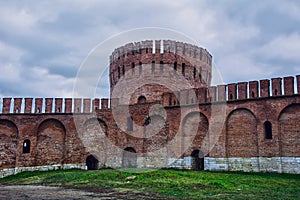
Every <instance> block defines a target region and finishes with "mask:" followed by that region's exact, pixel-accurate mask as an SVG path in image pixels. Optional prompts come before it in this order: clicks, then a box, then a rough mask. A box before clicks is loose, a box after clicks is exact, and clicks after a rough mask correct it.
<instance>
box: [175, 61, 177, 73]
mask: <svg viewBox="0 0 300 200" xmlns="http://www.w3.org/2000/svg"><path fill="white" fill-rule="evenodd" d="M174 70H175V71H177V62H174Z"/></svg>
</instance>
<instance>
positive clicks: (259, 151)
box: [0, 40, 300, 177]
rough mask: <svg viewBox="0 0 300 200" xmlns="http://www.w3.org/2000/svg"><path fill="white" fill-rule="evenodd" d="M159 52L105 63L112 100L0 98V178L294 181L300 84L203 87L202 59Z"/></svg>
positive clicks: (182, 49) (139, 47) (299, 153)
mask: <svg viewBox="0 0 300 200" xmlns="http://www.w3.org/2000/svg"><path fill="white" fill-rule="evenodd" d="M160 44H161V41H155V45H153V43H152V41H143V42H139V43H130V44H127V45H125V46H123V47H119V48H117V49H116V50H115V51H114V52H113V53H112V55H111V57H110V63H111V67H110V84H111V94H114V89H115V90H117V87H118V83H122V90H123V91H125V93H122V94H121V95H120V96H113V95H112V98H111V99H80V98H76V99H72V98H65V99H63V98H35V99H33V98H24V99H23V98H2V99H1V102H2V114H1V115H0V177H4V176H7V175H10V174H14V173H18V172H20V171H32V170H48V169H58V168H73V167H76V168H83V169H86V168H88V169H98V168H101V167H116V168H120V167H141V168H142V167H143V168H144V167H148V168H158V167H174V168H186V169H205V170H241V171H274V172H280V173H281V172H285V173H300V95H299V92H300V76H296V77H293V76H291V77H284V78H283V79H282V78H273V79H271V81H270V80H260V81H250V82H240V83H232V84H228V85H219V86H210V81H211V61H212V57H211V55H210V54H209V53H208V52H207V51H206V50H205V49H202V48H200V47H196V46H193V45H189V44H185V43H179V42H174V41H169V40H168V41H163V45H162V46H163V48H162V50H161V49H160V46H161V45H160ZM153 46H155V47H154V49H155V50H154V51H153ZM179 76H182V77H184V79H185V80H187V82H188V83H189V85H185V86H184V87H182V85H180V84H178V82H179V81H178V82H176V81H175V80H176V78H178V77H179ZM142 80H146V81H148V82H147V84H143V81H142ZM153 80H154V81H153ZM169 80H171V81H169ZM178 80H179V78H178ZM151 81H152V82H151ZM158 81H161V82H158ZM150 82H151V84H149V83H150ZM124 83H125V84H124ZM127 84H128V85H129V86H130V87H131V88H126V87H127V86H128V85H127ZM295 86H296V88H294V87H295ZM174 88H178V90H175V89H174ZM119 94H120V93H119ZM127 104H129V105H127Z"/></svg>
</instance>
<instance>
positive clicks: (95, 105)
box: [93, 98, 100, 111]
mask: <svg viewBox="0 0 300 200" xmlns="http://www.w3.org/2000/svg"><path fill="white" fill-rule="evenodd" d="M99 106H100V100H99V99H97V98H96V99H93V111H97V110H99Z"/></svg>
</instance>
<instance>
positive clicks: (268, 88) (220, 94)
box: [162, 75, 300, 106]
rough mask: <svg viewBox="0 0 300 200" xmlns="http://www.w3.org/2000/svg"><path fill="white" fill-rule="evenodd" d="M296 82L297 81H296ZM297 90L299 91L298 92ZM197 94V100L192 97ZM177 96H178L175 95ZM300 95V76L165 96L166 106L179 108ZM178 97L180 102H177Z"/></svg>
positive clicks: (220, 86)
mask: <svg viewBox="0 0 300 200" xmlns="http://www.w3.org/2000/svg"><path fill="white" fill-rule="evenodd" d="M295 80H296V81H295ZM296 89H297V90H296ZM192 92H194V93H195V94H196V97H197V99H195V98H194V97H191V95H190V94H191V93H192ZM175 94H176V95H175ZM296 94H300V75H297V76H296V77H294V76H288V77H283V78H272V79H271V80H269V79H263V80H259V81H249V82H238V83H230V84H227V85H217V86H211V87H209V88H197V89H195V88H194V89H190V90H182V91H179V92H178V91H177V92H169V93H165V94H164V95H163V98H162V101H163V105H164V106H177V105H186V104H195V103H210V102H225V101H237V100H246V99H258V98H268V97H276V96H290V95H296ZM176 96H177V97H178V100H181V101H180V103H179V101H176V100H175V99H176Z"/></svg>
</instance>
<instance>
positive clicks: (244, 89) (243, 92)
mask: <svg viewBox="0 0 300 200" xmlns="http://www.w3.org/2000/svg"><path fill="white" fill-rule="evenodd" d="M247 94H248V83H247V82H240V83H238V99H247Z"/></svg>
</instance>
